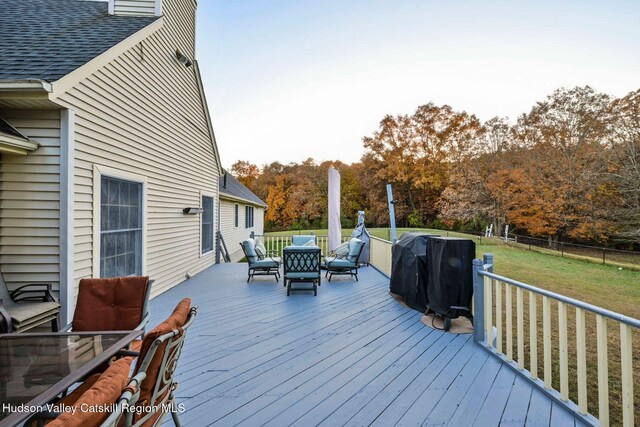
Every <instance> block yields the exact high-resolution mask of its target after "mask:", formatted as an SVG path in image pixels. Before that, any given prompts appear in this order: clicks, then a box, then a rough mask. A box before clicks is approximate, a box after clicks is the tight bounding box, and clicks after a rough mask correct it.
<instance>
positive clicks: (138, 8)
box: [110, 0, 156, 16]
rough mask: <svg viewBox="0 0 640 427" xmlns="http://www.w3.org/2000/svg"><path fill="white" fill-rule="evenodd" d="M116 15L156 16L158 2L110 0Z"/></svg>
mask: <svg viewBox="0 0 640 427" xmlns="http://www.w3.org/2000/svg"><path fill="white" fill-rule="evenodd" d="M110 1H112V2H113V6H114V7H113V12H114V14H116V15H138V16H139V15H152V16H153V15H155V13H156V0H110Z"/></svg>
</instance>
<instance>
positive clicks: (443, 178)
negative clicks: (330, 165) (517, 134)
mask: <svg viewBox="0 0 640 427" xmlns="http://www.w3.org/2000/svg"><path fill="white" fill-rule="evenodd" d="M481 132H482V127H481V125H480V122H479V120H478V119H477V118H476V117H475V116H473V115H468V114H467V113H465V112H456V111H454V110H453V109H452V108H451V107H449V106H447V105H445V106H437V105H434V104H432V103H429V104H427V105H423V106H420V107H418V109H417V110H416V112H415V113H414V114H413V115H411V116H409V115H403V116H396V117H393V116H386V117H385V118H384V119H383V120H382V121H381V122H380V128H379V130H377V131H375V132H374V133H373V135H372V136H369V137H365V138H363V143H364V147H365V154H364V156H363V157H362V164H363V168H364V176H365V178H366V181H367V182H369V183H370V185H369V186H368V188H369V190H370V191H372V195H371V196H370V197H369V200H370V201H371V202H372V203H373V204H374V206H373V207H372V208H373V209H372V210H373V211H374V216H375V217H376V218H377V219H380V217H382V216H383V215H384V214H383V212H386V195H385V185H386V184H387V183H390V184H392V185H393V188H394V199H395V202H396V205H395V207H396V215H397V216H398V219H399V222H400V223H404V224H406V225H408V226H419V225H422V224H423V223H425V222H426V221H430V220H433V219H434V218H435V217H436V215H437V205H438V200H439V198H440V195H441V194H442V192H443V190H444V189H445V188H446V186H447V183H448V177H449V170H450V169H451V167H452V165H453V164H455V163H456V162H458V161H459V160H460V159H461V158H462V157H463V156H464V155H465V154H466V153H467V152H469V151H472V150H474V149H475V147H474V141H475V140H476V139H477V138H478V135H479V133H481ZM372 199H373V200H372Z"/></svg>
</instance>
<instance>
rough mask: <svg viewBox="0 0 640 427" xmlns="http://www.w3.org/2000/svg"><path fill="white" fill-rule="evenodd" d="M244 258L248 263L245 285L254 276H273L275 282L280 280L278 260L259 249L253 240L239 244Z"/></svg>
mask: <svg viewBox="0 0 640 427" xmlns="http://www.w3.org/2000/svg"><path fill="white" fill-rule="evenodd" d="M240 246H241V247H242V251H243V252H244V256H245V258H246V259H247V262H248V263H249V272H248V277H247V283H249V281H250V280H251V279H252V278H253V277H254V276H274V277H275V278H276V282H277V281H278V280H279V279H280V258H279V257H277V256H275V255H271V254H268V253H266V251H264V249H262V250H261V249H260V248H259V247H258V246H257V245H256V241H255V240H253V239H247V240H245V241H243V242H242V243H240Z"/></svg>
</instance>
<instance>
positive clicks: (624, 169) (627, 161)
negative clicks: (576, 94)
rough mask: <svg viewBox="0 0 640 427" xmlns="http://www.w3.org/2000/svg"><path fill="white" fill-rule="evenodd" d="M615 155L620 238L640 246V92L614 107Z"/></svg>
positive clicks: (611, 168) (611, 160) (611, 164)
mask: <svg viewBox="0 0 640 427" xmlns="http://www.w3.org/2000/svg"><path fill="white" fill-rule="evenodd" d="M612 114H613V126H612V129H613V137H612V141H611V142H612V155H611V156H609V157H608V174H609V176H610V178H611V179H612V181H613V183H614V184H615V190H616V191H617V192H618V194H619V196H620V207H619V209H618V210H616V212H615V220H616V224H617V225H618V226H619V227H620V233H619V235H618V238H620V239H621V240H624V241H629V242H635V243H636V244H640V90H637V91H635V92H630V93H629V94H628V95H627V96H625V97H623V98H620V99H617V100H615V101H614V102H613V104H612Z"/></svg>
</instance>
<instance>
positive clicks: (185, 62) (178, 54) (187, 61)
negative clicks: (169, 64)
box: [176, 50, 193, 67]
mask: <svg viewBox="0 0 640 427" xmlns="http://www.w3.org/2000/svg"><path fill="white" fill-rule="evenodd" d="M176 58H177V59H178V62H180V63H181V64H182V65H184V66H185V67H191V66H192V65H193V62H192V61H191V60H190V59H189V58H187V57H186V56H185V55H184V54H183V53H182V52H180V51H179V50H176Z"/></svg>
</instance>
